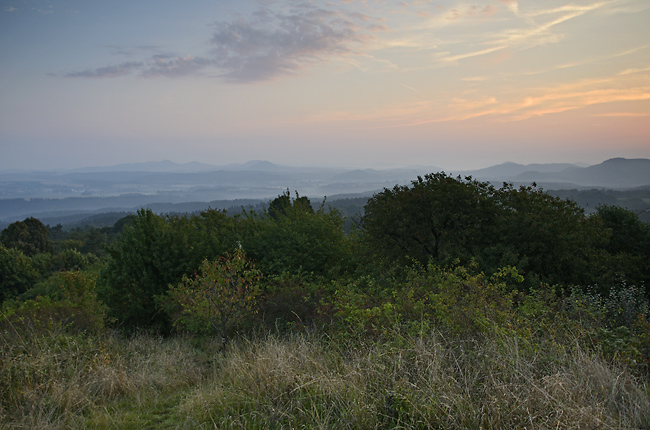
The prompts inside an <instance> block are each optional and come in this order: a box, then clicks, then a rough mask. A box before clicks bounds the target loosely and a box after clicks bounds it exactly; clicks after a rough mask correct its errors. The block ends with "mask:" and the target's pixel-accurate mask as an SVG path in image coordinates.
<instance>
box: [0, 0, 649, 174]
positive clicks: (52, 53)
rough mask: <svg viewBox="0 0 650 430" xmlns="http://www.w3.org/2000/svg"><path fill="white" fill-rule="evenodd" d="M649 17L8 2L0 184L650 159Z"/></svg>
mask: <svg viewBox="0 0 650 430" xmlns="http://www.w3.org/2000/svg"><path fill="white" fill-rule="evenodd" d="M649 22H650V1H648V0H575V1H559V0H543V1H539V0H537V1H533V0H469V1H458V0H448V1H443V0H434V1H428V0H404V1H400V0H397V1H393V0H313V1H311V0H295V1H294V0H284V1H275V0H187V1H183V2H181V1H177V0H112V1H110V2H109V1H105V2H104V1H99V2H90V1H87V0H84V1H82V0H49V1H48V0H0V170H6V169H36V170H39V169H69V168H77V167H89V166H106V165H113V164H120V163H136V162H145V161H159V160H171V161H175V162H178V163H186V162H191V161H200V162H204V163H210V164H217V165H222V164H229V163H243V162H246V161H248V160H268V161H271V162H273V163H277V164H285V165H300V166H334V165H340V166H350V167H375V168H378V167H405V166H422V165H432V166H439V167H442V168H446V169H448V170H452V169H475V168H481V167H487V166H490V165H494V164H499V163H502V162H505V161H513V162H517V163H522V164H529V163H550V162H571V163H587V164H597V163H600V162H602V161H604V160H606V159H608V158H613V157H625V158H650V27H649V26H648V23H649Z"/></svg>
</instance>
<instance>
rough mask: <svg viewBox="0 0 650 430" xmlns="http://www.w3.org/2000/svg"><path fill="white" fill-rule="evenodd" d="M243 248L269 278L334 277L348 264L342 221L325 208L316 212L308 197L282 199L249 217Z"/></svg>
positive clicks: (245, 220) (242, 227)
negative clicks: (273, 276)
mask: <svg viewBox="0 0 650 430" xmlns="http://www.w3.org/2000/svg"><path fill="white" fill-rule="evenodd" d="M241 245H242V246H243V248H244V250H245V251H246V254H247V255H248V256H249V257H250V258H251V259H253V260H254V261H255V262H256V265H257V267H258V268H259V269H260V270H261V271H262V272H263V273H264V274H265V275H266V276H271V275H279V274H282V273H284V272H290V273H293V274H297V273H300V272H303V273H304V272H306V273H313V274H315V275H318V276H325V277H327V276H331V275H332V274H333V273H334V272H336V271H338V270H340V269H341V268H342V267H343V266H344V265H345V264H346V261H347V255H348V254H347V252H348V247H347V238H346V236H345V233H344V231H343V219H342V217H341V215H340V213H339V212H338V211H337V210H335V209H330V210H329V211H327V210H325V208H324V204H323V205H321V207H320V208H319V209H318V210H316V211H314V209H313V208H312V206H311V202H310V201H309V199H307V198H306V197H300V196H298V194H297V193H296V199H295V200H293V201H291V199H290V198H289V193H288V192H287V193H286V194H283V195H280V196H279V197H278V198H276V199H275V200H273V201H272V202H271V204H270V205H269V211H267V212H265V213H262V214H259V213H255V212H251V213H248V214H247V216H246V218H245V219H244V221H243V222H242V225H241Z"/></svg>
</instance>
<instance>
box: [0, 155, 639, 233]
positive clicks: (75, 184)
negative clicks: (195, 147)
mask: <svg viewBox="0 0 650 430" xmlns="http://www.w3.org/2000/svg"><path fill="white" fill-rule="evenodd" d="M441 170H442V169H440V168H438V167H434V166H422V167H409V168H401V169H345V168H325V167H323V168H316V167H295V166H283V165H278V164H273V163H270V162H268V161H263V160H253V161H249V162H247V163H243V164H228V165H223V166H217V165H209V164H204V163H198V162H192V163H186V164H178V163H174V162H172V161H168V160H165V161H159V162H149V163H133V164H121V165H116V166H109V167H94V168H85V169H75V170H68V171H0V223H3V222H4V223H6V222H13V221H15V220H18V219H22V218H24V217H26V216H37V215H38V216H44V215H53V214H59V215H61V216H64V215H65V216H68V215H70V214H74V213H80V212H88V213H97V212H99V211H104V212H106V211H133V210H134V208H135V209H137V208H139V207H143V206H151V205H154V204H167V205H169V204H172V205H179V204H185V203H188V202H213V201H221V202H223V201H231V200H236V199H242V201H247V202H251V201H268V200H270V199H272V198H274V197H276V196H278V195H279V194H281V193H283V192H284V191H285V190H287V189H290V190H291V192H292V193H293V192H294V190H295V191H297V192H299V193H300V194H301V195H305V196H309V197H315V198H322V197H323V196H328V199H330V200H331V199H332V198H337V197H341V196H345V197H349V196H371V195H372V194H374V193H375V192H377V191H380V190H382V189H383V188H392V187H393V186H394V185H396V184H400V185H405V184H408V183H409V182H410V181H412V180H414V179H416V178H417V176H422V175H425V174H427V173H433V172H439V171H441ZM447 173H450V174H453V175H460V176H472V177H474V178H475V179H479V180H483V181H490V182H492V183H494V184H495V185H496V186H500V185H501V183H503V182H511V183H513V184H514V185H516V186H518V185H522V184H523V185H528V184H531V183H532V182H536V183H537V184H538V185H540V186H542V187H543V188H544V189H546V190H571V189H577V190H584V189H592V188H597V189H617V190H624V189H633V188H638V187H648V188H649V189H650V160H649V159H624V158H613V159H610V160H607V161H605V162H603V163H600V164H597V165H593V166H587V167H584V166H578V165H575V164H566V163H553V164H528V165H523V164H517V163H512V162H508V163H503V164H499V165H496V166H491V167H488V168H485V169H478V170H472V171H458V172H452V171H447ZM167 207H168V206H167Z"/></svg>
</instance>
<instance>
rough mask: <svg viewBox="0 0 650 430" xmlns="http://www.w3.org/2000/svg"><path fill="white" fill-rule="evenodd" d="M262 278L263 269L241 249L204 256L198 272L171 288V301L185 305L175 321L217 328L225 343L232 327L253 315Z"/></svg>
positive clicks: (193, 327) (195, 328) (194, 327)
mask: <svg viewBox="0 0 650 430" xmlns="http://www.w3.org/2000/svg"><path fill="white" fill-rule="evenodd" d="M259 278H260V272H259V271H257V270H256V269H255V268H254V267H253V264H252V263H251V262H250V261H248V260H247V259H246V256H245V254H244V252H243V251H242V250H241V249H237V250H236V251H235V252H234V253H233V254H232V255H227V256H226V257H222V258H220V259H218V260H214V261H208V260H204V261H203V263H202V264H201V268H200V271H199V273H198V274H197V275H195V276H194V277H188V276H183V279H182V281H181V282H180V283H178V284H177V285H175V286H170V288H169V293H168V297H169V299H168V301H170V302H171V303H172V304H173V303H178V304H180V306H181V309H182V310H181V313H180V315H179V316H178V317H177V319H176V321H175V322H174V324H175V325H177V326H184V327H186V328H188V329H190V330H191V331H194V332H204V331H206V330H215V331H217V333H219V335H220V336H221V338H222V341H223V343H224V344H225V343H226V342H227V340H228V338H229V337H230V333H231V331H232V329H233V328H234V327H236V326H237V325H239V324H241V323H242V322H244V321H246V320H247V319H248V318H250V317H251V316H252V315H253V313H254V311H255V302H256V298H257V295H258V291H259V289H258V285H257V281H258V279H259Z"/></svg>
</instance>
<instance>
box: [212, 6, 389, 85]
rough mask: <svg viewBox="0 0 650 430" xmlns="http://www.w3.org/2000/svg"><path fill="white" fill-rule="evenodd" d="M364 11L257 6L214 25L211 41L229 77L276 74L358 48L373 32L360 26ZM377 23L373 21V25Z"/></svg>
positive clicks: (259, 78)
mask: <svg viewBox="0 0 650 430" xmlns="http://www.w3.org/2000/svg"><path fill="white" fill-rule="evenodd" d="M366 19H367V18H366V17H365V16H364V15H359V14H356V15H352V14H343V13H341V12H336V11H332V10H326V9H321V8H316V7H303V8H301V9H296V10H293V11H290V12H273V11H270V10H264V11H259V12H258V13H256V14H254V15H253V16H251V17H250V18H248V19H240V20H236V21H231V22H220V23H217V24H215V32H214V34H213V36H212V39H211V43H212V44H213V46H214V58H215V62H216V65H217V66H218V67H219V68H221V69H223V70H225V75H224V76H225V77H226V78H227V79H229V80H231V81H237V82H250V81H263V80H268V79H273V78H276V77H279V76H283V75H291V74H296V73H298V72H303V71H305V70H308V69H309V68H310V67H311V66H313V65H314V64H317V63H321V62H324V61H327V60H329V59H331V58H335V57H341V56H346V55H350V54H353V53H355V46H358V45H360V44H363V43H365V42H367V41H368V40H369V39H370V36H369V35H368V34H367V33H366V32H364V31H363V29H362V27H360V26H359V24H358V22H359V21H360V20H366ZM377 29H378V27H377V26H376V25H374V24H373V25H372V26H371V28H370V30H372V31H376V30H377Z"/></svg>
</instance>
